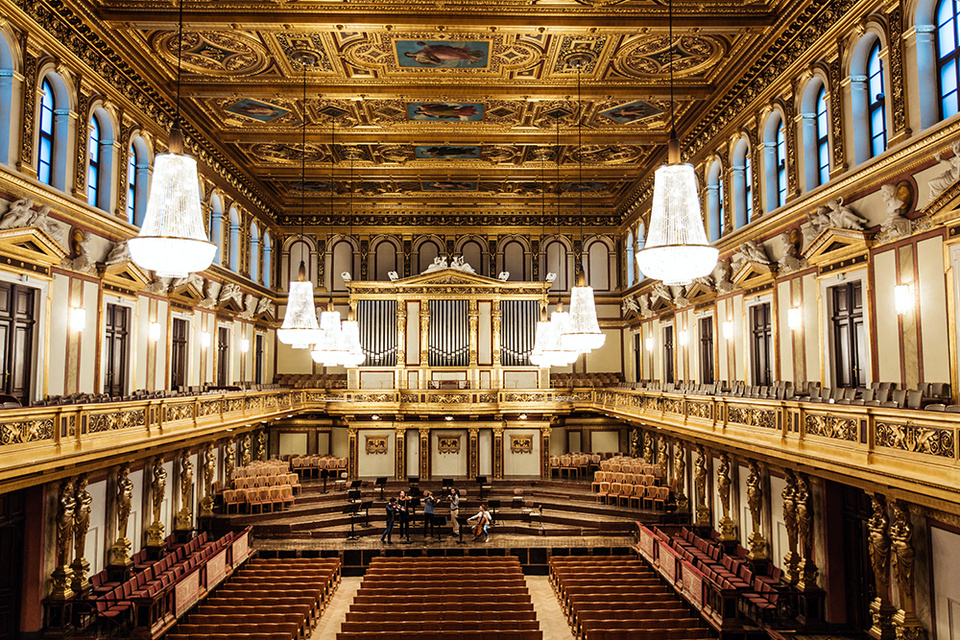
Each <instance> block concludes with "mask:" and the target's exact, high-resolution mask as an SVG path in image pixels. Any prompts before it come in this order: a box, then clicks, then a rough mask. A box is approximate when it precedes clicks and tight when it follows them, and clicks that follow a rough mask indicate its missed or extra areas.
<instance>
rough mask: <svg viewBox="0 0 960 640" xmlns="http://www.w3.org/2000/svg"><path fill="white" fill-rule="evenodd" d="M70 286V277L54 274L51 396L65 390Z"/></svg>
mask: <svg viewBox="0 0 960 640" xmlns="http://www.w3.org/2000/svg"><path fill="white" fill-rule="evenodd" d="M69 287H70V278H67V277H65V276H61V275H54V277H53V282H51V283H50V293H49V298H50V314H49V316H48V320H49V322H50V332H49V333H48V336H47V337H48V341H49V347H48V358H49V359H48V360H47V362H48V364H49V366H48V367H47V373H48V378H47V395H51V396H56V395H62V394H63V392H64V381H65V378H64V376H65V375H66V370H65V369H64V362H63V355H64V354H65V353H66V351H67V322H68V317H67V313H65V310H66V309H69V308H70V307H69V291H70V290H69Z"/></svg>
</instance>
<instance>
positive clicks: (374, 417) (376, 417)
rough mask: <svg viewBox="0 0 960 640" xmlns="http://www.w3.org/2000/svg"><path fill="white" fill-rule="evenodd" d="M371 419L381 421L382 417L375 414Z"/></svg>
mask: <svg viewBox="0 0 960 640" xmlns="http://www.w3.org/2000/svg"><path fill="white" fill-rule="evenodd" d="M370 419H371V420H379V419H380V416H378V415H377V414H373V415H372V416H370Z"/></svg>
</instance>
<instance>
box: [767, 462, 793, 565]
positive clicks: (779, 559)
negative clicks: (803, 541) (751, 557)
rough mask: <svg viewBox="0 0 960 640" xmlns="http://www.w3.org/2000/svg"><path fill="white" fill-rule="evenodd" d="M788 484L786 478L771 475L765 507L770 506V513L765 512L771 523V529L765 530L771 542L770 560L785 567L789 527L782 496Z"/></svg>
mask: <svg viewBox="0 0 960 640" xmlns="http://www.w3.org/2000/svg"><path fill="white" fill-rule="evenodd" d="M786 485H787V482H786V480H784V479H783V478H781V477H779V476H775V475H771V476H770V485H769V486H770V488H769V492H768V495H767V496H766V497H765V501H764V508H766V507H767V505H769V507H770V511H769V513H764V516H765V520H766V521H767V522H769V523H770V525H771V528H770V529H768V530H765V531H764V532H763V534H764V536H765V537H766V538H767V542H768V543H769V546H768V547H767V549H768V551H767V555H769V556H770V561H771V562H773V564H775V565H776V566H778V567H783V556H785V555H786V553H787V549H788V545H787V528H786V525H785V524H784V522H783V498H782V497H781V492H782V491H783V488H784V487H785V486H786Z"/></svg>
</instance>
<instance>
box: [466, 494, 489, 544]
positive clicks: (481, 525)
mask: <svg viewBox="0 0 960 640" xmlns="http://www.w3.org/2000/svg"><path fill="white" fill-rule="evenodd" d="M492 521H493V518H492V517H491V516H490V512H489V511H487V505H486V503H483V502H481V503H480V510H479V511H477V514H476V515H474V516H470V517H469V518H467V522H476V524H475V525H474V526H473V539H474V540H476V539H477V538H479V537H480V535H481V534H483V541H484V542H487V541H488V540H490V523H491V522H492Z"/></svg>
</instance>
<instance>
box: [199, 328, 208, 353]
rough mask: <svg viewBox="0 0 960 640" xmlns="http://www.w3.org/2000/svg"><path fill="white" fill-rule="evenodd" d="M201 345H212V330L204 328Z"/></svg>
mask: <svg viewBox="0 0 960 640" xmlns="http://www.w3.org/2000/svg"><path fill="white" fill-rule="evenodd" d="M200 346H201V347H203V348H204V349H206V348H207V347H209V346H210V332H209V331H207V330H203V331H201V332H200Z"/></svg>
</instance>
